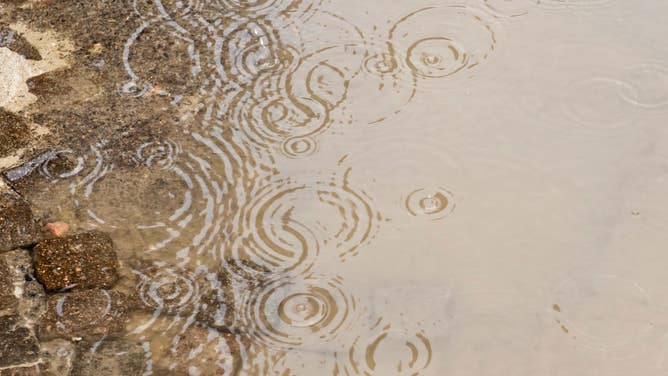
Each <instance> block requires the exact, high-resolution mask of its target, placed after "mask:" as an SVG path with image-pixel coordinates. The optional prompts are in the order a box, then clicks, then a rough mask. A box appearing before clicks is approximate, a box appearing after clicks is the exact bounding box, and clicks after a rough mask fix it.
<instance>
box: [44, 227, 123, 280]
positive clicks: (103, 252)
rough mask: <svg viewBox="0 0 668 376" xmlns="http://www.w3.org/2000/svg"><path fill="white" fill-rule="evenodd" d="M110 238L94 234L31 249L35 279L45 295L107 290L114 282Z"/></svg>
mask: <svg viewBox="0 0 668 376" xmlns="http://www.w3.org/2000/svg"><path fill="white" fill-rule="evenodd" d="M117 267H118V259H117V257H116V252H115V251H114V246H113V243H112V241H111V238H110V237H109V236H108V235H106V234H104V233H102V232H98V231H91V232H87V233H82V234H77V235H72V236H66V237H62V238H56V239H47V240H44V241H42V242H40V243H39V244H37V246H36V247H35V269H36V271H37V278H38V279H39V280H40V282H42V283H43V284H44V286H45V287H46V290H47V291H57V290H64V289H69V288H76V289H86V288H110V287H112V286H113V285H114V284H115V283H116V280H117V279H118V273H117Z"/></svg>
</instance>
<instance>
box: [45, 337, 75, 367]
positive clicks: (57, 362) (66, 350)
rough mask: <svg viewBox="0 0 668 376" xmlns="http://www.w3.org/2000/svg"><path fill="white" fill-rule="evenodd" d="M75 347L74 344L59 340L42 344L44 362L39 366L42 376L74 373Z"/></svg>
mask: <svg viewBox="0 0 668 376" xmlns="http://www.w3.org/2000/svg"><path fill="white" fill-rule="evenodd" d="M75 355H76V351H75V347H74V344H73V343H72V342H69V341H65V340H62V339H57V340H53V341H49V342H43V343H42V344H41V356H42V362H41V363H40V364H39V365H38V370H39V372H40V374H41V375H53V376H56V375H69V374H70V372H72V367H73V364H74V358H75Z"/></svg>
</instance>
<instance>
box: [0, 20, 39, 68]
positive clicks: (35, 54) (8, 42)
mask: <svg viewBox="0 0 668 376" xmlns="http://www.w3.org/2000/svg"><path fill="white" fill-rule="evenodd" d="M0 47H7V48H9V50H10V51H14V52H16V53H17V54H19V55H22V56H23V57H25V58H26V59H28V60H42V55H40V54H39V51H38V50H37V48H35V46H33V45H32V44H30V42H28V41H27V40H26V39H25V38H24V37H23V35H21V33H19V32H17V31H16V30H13V29H11V28H9V27H7V26H2V25H0Z"/></svg>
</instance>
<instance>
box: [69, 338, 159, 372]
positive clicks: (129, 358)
mask: <svg viewBox="0 0 668 376" xmlns="http://www.w3.org/2000/svg"><path fill="white" fill-rule="evenodd" d="M145 360H146V356H145V354H144V349H143V348H142V347H141V346H140V345H137V344H132V343H127V342H122V341H103V342H100V343H94V344H92V345H90V344H86V343H84V344H82V346H81V348H80V349H79V351H78V354H77V357H76V360H75V363H74V367H73V369H72V373H71V375H72V376H88V375H96V376H135V375H136V376H139V375H142V374H143V373H144V364H145Z"/></svg>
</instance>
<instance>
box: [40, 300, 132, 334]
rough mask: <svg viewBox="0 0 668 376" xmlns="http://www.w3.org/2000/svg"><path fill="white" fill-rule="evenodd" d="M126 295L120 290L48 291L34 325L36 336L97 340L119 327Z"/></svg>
mask: <svg viewBox="0 0 668 376" xmlns="http://www.w3.org/2000/svg"><path fill="white" fill-rule="evenodd" d="M127 314H128V304H127V298H126V297H125V295H123V294H122V293H120V292H117V291H108V290H99V289H95V290H83V291H74V292H70V293H61V294H54V295H50V296H49V297H48V299H47V308H46V313H44V315H43V316H42V318H41V320H40V321H39V322H38V325H37V332H38V336H39V338H40V339H51V338H65V339H72V338H82V339H85V340H97V339H99V338H102V337H103V336H113V335H115V334H118V333H120V332H121V331H122V330H123V327H124V324H125V320H126V318H127Z"/></svg>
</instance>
